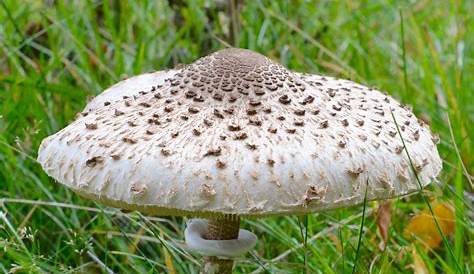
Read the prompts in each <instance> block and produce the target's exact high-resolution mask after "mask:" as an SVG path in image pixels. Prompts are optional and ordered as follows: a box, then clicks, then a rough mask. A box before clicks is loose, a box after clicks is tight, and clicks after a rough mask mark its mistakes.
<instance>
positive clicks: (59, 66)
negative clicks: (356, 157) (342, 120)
mask: <svg viewBox="0 0 474 274" xmlns="http://www.w3.org/2000/svg"><path fill="white" fill-rule="evenodd" d="M169 2H171V3H172V4H171V5H170V3H169ZM169 2H168V1H33V0H30V1H17V0H5V1H3V0H0V272H9V271H10V272H12V273H15V272H17V273H28V272H31V273H42V272H46V273H80V272H83V273H112V272H120V273H133V272H142V273H162V272H170V273H174V272H177V273H192V272H194V273H196V272H197V271H198V268H199V258H198V257H196V256H195V255H193V254H190V253H188V252H187V251H186V250H184V249H183V248H182V244H183V236H182V235H183V229H184V227H185V220H183V219H182V218H157V217H151V216H143V215H141V214H139V213H137V212H133V213H128V214H125V213H122V212H120V211H119V210H116V209H111V208H105V207H102V206H100V205H97V204H95V203H93V202H90V201H86V200H83V199H80V198H79V197H78V196H76V195H74V194H73V193H72V192H70V191H68V190H66V189H65V188H64V187H61V186H60V185H58V184H56V183H55V182H53V180H52V179H51V178H49V177H48V176H47V175H46V174H45V173H44V172H42V170H41V168H40V166H39V165H38V164H37V163H36V161H35V158H36V151H37V148H38V145H39V143H40V141H41V139H42V138H44V137H46V136H47V135H50V134H53V133H54V132H56V131H58V130H59V129H61V128H62V127H64V126H65V125H66V124H67V123H68V122H70V121H72V119H74V115H75V113H76V112H78V111H80V110H81V109H82V107H83V106H84V105H85V103H86V100H87V98H89V97H91V96H94V95H97V94H98V93H100V92H101V91H102V90H103V89H105V88H106V87H108V86H110V85H111V84H113V83H115V82H117V81H119V80H120V79H121V78H122V77H124V76H126V75H128V76H131V75H134V74H140V73H143V72H147V71H154V70H160V69H164V68H169V67H173V66H175V65H177V64H179V63H189V62H192V61H193V60H194V59H196V58H198V57H200V56H203V55H206V54H208V53H210V52H212V51H214V50H217V49H220V48H223V47H225V46H226V45H228V44H233V45H236V46H239V47H244V48H249V49H253V50H255V51H258V52H261V53H263V54H265V55H267V56H269V57H271V58H273V59H275V60H277V61H279V62H280V63H282V64H283V65H285V66H287V67H289V68H291V69H294V70H297V71H305V72H310V73H320V74H328V75H332V76H337V77H342V78H351V79H354V80H355V81H358V82H361V83H364V84H366V85H369V86H375V87H377V88H379V89H381V90H384V91H387V92H388V93H389V94H391V95H392V96H394V97H395V98H398V99H399V100H401V101H402V102H404V103H408V104H411V105H412V106H413V108H414V112H415V113H416V114H417V116H418V117H421V118H422V119H424V120H426V121H427V122H428V123H430V124H431V127H432V129H433V131H435V132H438V133H439V134H440V137H441V143H440V144H439V146H438V149H439V151H440V154H441V156H442V158H443V161H444V170H443V172H442V174H441V176H440V177H439V182H438V183H437V184H433V185H431V186H430V187H428V188H427V189H426V190H424V191H423V193H419V194H416V195H412V196H410V197H405V198H401V199H398V200H394V201H393V203H392V205H390V204H383V206H382V207H381V208H380V209H378V205H379V204H378V203H376V202H371V203H367V204H366V205H365V206H362V205H361V206H357V207H353V208H348V209H342V210H335V211H331V212H325V213H319V214H312V215H309V216H307V217H300V218H298V217H294V216H289V217H279V218H268V219H262V220H244V226H245V227H246V228H247V229H250V230H252V231H253V232H255V233H256V234H257V235H258V237H259V239H260V241H259V244H258V245H257V247H256V249H255V251H254V252H252V253H250V254H248V255H247V257H245V258H242V259H239V260H238V262H237V267H236V269H235V271H236V272H239V273H248V272H254V273H259V272H265V271H267V273H276V272H278V273H301V272H304V271H307V272H309V273H343V272H352V271H354V272H357V273H366V272H370V273H402V272H403V273H405V272H412V271H417V272H418V273H423V272H422V271H427V272H444V273H459V272H466V273H470V272H471V271H472V269H474V264H473V261H474V254H473V252H472V251H473V250H474V246H473V203H472V202H473V194H472V190H473V189H472V186H473V185H472V179H473V177H472V176H471V175H470V174H472V172H473V166H474V158H473V154H472V152H473V149H474V147H473V137H474V133H473V130H472V124H473V123H474V84H473V83H474V32H473V30H474V19H473V17H472V14H474V2H473V1H467V0H466V1H461V0H458V1H456V0H453V1H444V0H435V1H428V0H421V1H390V0H382V1H340V2H339V1H270V0H268V1H263V0H261V1H260V0H257V1H246V2H245V3H243V1H237V2H239V3H240V4H239V3H233V5H230V6H229V5H228V4H226V2H225V1H217V2H216V3H213V2H211V1H203V0H201V1H169ZM230 2H236V1H230ZM423 197H425V198H426V199H423ZM427 202H429V203H430V205H431V208H432V212H430V211H429V208H428V203H427ZM377 210H378V211H379V215H378V216H379V217H378V218H377V217H376V216H377V214H376V212H377ZM423 212H425V213H423ZM390 213H391V216H390ZM432 213H434V214H435V215H436V216H438V217H439V218H438V225H439V226H437V227H435V226H434V222H433V219H432ZM413 215H416V217H415V219H412V216H413ZM363 216H364V218H363ZM390 217H391V218H390ZM417 218H418V219H417ZM390 219H391V220H392V222H391V223H390ZM378 227H380V229H379V228H378ZM384 227H386V229H384ZM439 230H441V231H442V232H443V234H444V236H445V237H444V240H445V241H444V243H440V242H441V240H442V238H441V237H440V235H439V234H438V232H439ZM385 232H387V236H388V237H387V243H386V246H385V248H384V247H383V246H384V240H383V238H384V237H383V236H384V233H385ZM411 234H414V235H416V237H410V235H411ZM431 241H434V242H431Z"/></svg>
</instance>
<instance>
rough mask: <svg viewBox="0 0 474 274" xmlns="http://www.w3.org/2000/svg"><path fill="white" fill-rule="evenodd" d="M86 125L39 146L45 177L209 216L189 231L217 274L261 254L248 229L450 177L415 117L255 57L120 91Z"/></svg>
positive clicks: (124, 200)
mask: <svg viewBox="0 0 474 274" xmlns="http://www.w3.org/2000/svg"><path fill="white" fill-rule="evenodd" d="M80 113H81V115H78V117H77V120H76V121H75V122H73V123H71V124H70V125H69V126H67V127H66V128H64V129H63V130H61V131H60V132H58V133H56V134H54V135H51V136H49V137H47V138H45V139H44V140H43V142H42V143H41V145H40V148H39V152H38V161H39V163H40V164H41V166H42V167H43V169H44V170H45V171H46V172H47V173H48V175H50V176H51V177H53V178H54V179H56V180H57V181H58V182H60V183H62V184H64V185H65V186H67V187H69V188H71V189H72V190H74V191H75V192H77V193H79V194H80V195H82V196H84V197H87V198H89V199H94V200H97V201H99V202H101V203H103V204H105V205H109V206H114V207H118V208H122V209H126V210H138V211H141V212H143V213H146V214H156V215H174V216H194V217H205V218H207V220H202V219H193V220H191V221H190V222H189V223H188V225H187V228H186V230H185V238H186V243H187V245H188V247H189V248H190V249H191V250H194V251H196V252H197V253H199V254H201V255H204V256H205V257H206V258H205V263H204V266H203V267H204V271H205V272H206V273H212V272H213V271H214V272H215V271H219V273H230V272H231V271H232V267H233V259H232V258H234V257H236V256H239V255H243V254H244V253H245V252H247V251H248V250H250V249H252V248H253V246H254V245H255V243H256V236H255V235H254V234H253V233H251V232H249V231H247V230H243V229H239V225H240V219H241V218H245V217H268V216H275V215H290V214H307V213H311V212H316V211H323V210H329V209H333V208H338V207H345V206H350V205H356V204H360V203H362V202H363V201H364V200H365V199H367V200H377V199H388V198H393V197H397V196H401V195H405V194H408V193H410V192H414V191H418V190H419V187H420V185H419V184H418V180H417V179H420V182H421V184H422V186H425V185H427V184H429V183H430V182H431V180H433V179H434V178H435V177H436V176H437V175H438V173H439V172H440V170H441V168H442V163H441V159H440V157H439V155H438V151H437V149H436V144H435V142H437V138H435V137H433V136H432V134H431V132H430V129H429V128H428V126H427V125H426V124H425V123H423V122H421V121H418V120H417V118H416V117H415V115H414V114H413V113H412V111H411V109H408V108H403V107H402V105H401V104H399V103H398V102H397V101H396V100H394V99H392V98H390V97H389V96H387V95H385V94H383V93H382V92H380V91H378V90H376V89H373V88H367V87H365V86H362V85H360V84H357V83H354V82H352V81H349V80H339V79H335V78H332V77H327V76H319V75H312V74H302V73H298V72H293V71H290V70H288V69H286V68H285V67H283V66H282V65H280V64H278V63H276V62H274V61H272V60H271V59H269V58H267V57H265V56H263V55H261V54H258V53H256V52H253V51H250V50H246V49H236V48H228V49H223V50H220V51H217V52H215V53H213V54H211V55H209V56H205V57H202V58H200V59H198V60H196V61H195V62H193V63H191V64H189V65H186V66H182V67H180V68H176V69H171V70H166V71H158V72H154V73H148V74H142V75H139V76H136V77H132V78H129V79H127V80H124V81H121V82H119V83H117V84H116V85H114V86H112V87H110V88H109V89H107V90H105V91H104V92H103V93H102V94H100V95H99V96H97V97H96V98H95V99H93V100H92V101H91V102H90V103H88V104H87V106H86V107H85V109H84V110H83V111H82V112H80ZM391 114H393V116H392V115H391ZM391 117H393V118H394V119H391ZM398 123H402V125H401V126H403V127H399V126H398ZM398 128H400V129H401V130H400V131H398ZM407 155H410V157H411V159H413V163H414V164H413V167H412V168H411V165H410V163H411V160H410V159H409V158H408V156H407ZM361 186H362V187H361ZM365 186H366V187H365Z"/></svg>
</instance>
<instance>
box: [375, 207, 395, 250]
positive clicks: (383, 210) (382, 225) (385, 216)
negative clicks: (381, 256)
mask: <svg viewBox="0 0 474 274" xmlns="http://www.w3.org/2000/svg"><path fill="white" fill-rule="evenodd" d="M376 221H377V227H378V229H379V232H380V236H381V237H382V241H381V242H380V244H379V248H380V249H381V250H384V249H385V247H386V246H387V241H388V229H389V228H390V224H391V222H392V201H385V202H381V203H380V204H379V208H378V209H377V218H376Z"/></svg>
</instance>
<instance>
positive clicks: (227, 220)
mask: <svg viewBox="0 0 474 274" xmlns="http://www.w3.org/2000/svg"><path fill="white" fill-rule="evenodd" d="M239 226H240V218H239V217H235V216H225V217H224V218H220V219H209V220H208V231H207V233H206V235H205V236H204V238H206V239H208V240H233V239H237V238H238V237H239ZM233 266H234V260H233V259H227V258H226V259H223V258H219V257H214V256H212V257H211V256H206V257H204V265H203V268H202V272H201V273H205V274H211V273H212V274H214V273H222V274H229V273H232V268H233Z"/></svg>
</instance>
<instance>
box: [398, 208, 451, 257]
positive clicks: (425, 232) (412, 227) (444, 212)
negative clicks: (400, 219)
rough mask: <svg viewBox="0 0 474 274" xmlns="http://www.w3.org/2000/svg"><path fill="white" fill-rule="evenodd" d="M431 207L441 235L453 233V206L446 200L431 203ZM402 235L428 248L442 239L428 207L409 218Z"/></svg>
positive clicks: (436, 244) (437, 244) (434, 245)
mask: <svg viewBox="0 0 474 274" xmlns="http://www.w3.org/2000/svg"><path fill="white" fill-rule="evenodd" d="M432 209H433V214H434V216H435V217H436V219H437V221H438V224H439V227H440V230H441V232H442V233H443V235H445V236H449V235H451V234H453V232H454V223H455V220H454V218H455V217H454V208H453V206H452V205H451V204H450V203H447V202H444V203H433V204H432ZM404 235H405V237H407V238H414V239H417V240H419V241H420V242H421V243H423V244H424V245H425V246H426V247H428V248H436V247H438V246H439V245H440V243H441V241H442V236H441V234H440V233H439V231H438V228H437V227H436V223H435V220H434V218H433V216H432V215H431V212H430V211H429V209H425V210H423V211H422V212H420V213H419V214H417V215H415V216H414V217H413V218H412V219H411V220H410V222H409V223H408V225H407V226H406V227H405V231H404Z"/></svg>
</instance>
